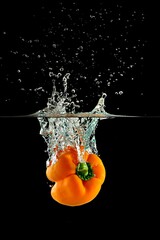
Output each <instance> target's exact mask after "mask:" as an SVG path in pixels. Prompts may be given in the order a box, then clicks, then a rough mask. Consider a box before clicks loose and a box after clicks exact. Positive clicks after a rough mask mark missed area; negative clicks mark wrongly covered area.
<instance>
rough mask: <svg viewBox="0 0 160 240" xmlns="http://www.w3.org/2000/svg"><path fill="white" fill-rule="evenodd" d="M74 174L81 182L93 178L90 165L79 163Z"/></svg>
mask: <svg viewBox="0 0 160 240" xmlns="http://www.w3.org/2000/svg"><path fill="white" fill-rule="evenodd" d="M76 173H77V175H78V177H80V178H81V179H82V180H89V179H90V178H92V177H93V176H94V174H93V170H92V167H91V165H90V163H87V162H80V163H79V164H78V165H77V168H76Z"/></svg>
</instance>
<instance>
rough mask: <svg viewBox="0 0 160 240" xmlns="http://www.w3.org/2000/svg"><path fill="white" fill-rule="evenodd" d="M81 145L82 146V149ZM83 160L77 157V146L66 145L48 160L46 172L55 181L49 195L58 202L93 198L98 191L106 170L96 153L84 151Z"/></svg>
mask: <svg viewBox="0 0 160 240" xmlns="http://www.w3.org/2000/svg"><path fill="white" fill-rule="evenodd" d="M83 149H84V148H81V152H82V150H83ZM83 153H84V154H83V160H84V161H83V162H80V161H79V160H78V153H77V150H76V149H75V148H73V147H67V148H66V149H65V151H60V152H59V153H58V154H57V160H58V161H57V162H56V163H54V164H52V163H51V162H50V164H49V166H48V167H47V169H46V176H47V178H48V179H49V180H50V181H51V182H54V183H55V184H54V185H53V186H52V188H51V196H52V198H53V199H54V200H55V201H57V202H59V203H60V204H63V205H67V206H79V205H83V204H85V203H88V202H90V201H92V200H93V199H94V198H95V197H96V196H97V195H98V193H99V191H100V189H101V186H102V184H103V182H104V180H105V177H106V170H105V167H104V165H103V163H102V161H101V159H100V158H99V157H98V156H97V155H96V154H90V153H88V152H86V151H83Z"/></svg>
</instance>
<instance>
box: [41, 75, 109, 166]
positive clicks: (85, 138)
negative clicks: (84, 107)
mask: <svg viewBox="0 0 160 240" xmlns="http://www.w3.org/2000/svg"><path fill="white" fill-rule="evenodd" d="M69 76H70V74H69V73H67V74H65V75H64V77H63V78H62V80H63V82H62V84H63V92H62V91H61V92H59V91H57V89H56V84H55V83H56V81H55V80H54V81H53V91H52V95H51V97H50V98H48V102H47V107H46V108H44V109H43V110H40V111H39V117H38V121H39V123H40V135H42V137H43V138H44V140H45V142H46V144H47V153H48V160H47V164H48V163H49V162H50V161H52V163H53V164H54V163H55V162H56V161H57V158H56V155H57V152H59V151H61V150H62V151H63V150H64V149H66V148H67V147H69V146H71V147H74V148H76V149H77V152H78V155H79V161H80V162H83V151H80V147H81V146H82V147H84V151H88V152H89V153H95V154H98V150H97V145H96V137H95V130H96V128H97V126H98V121H99V118H87V117H84V118H83V117H82V118H78V117H75V118H46V117H45V116H44V115H45V114H66V113H68V112H70V113H73V114H74V113H76V112H77V111H76V109H77V108H80V105H77V104H76V103H75V102H74V101H73V97H74V94H72V95H71V96H69V93H68V92H67V80H68V79H69ZM105 98H106V94H105V93H102V96H101V97H100V99H99V100H98V103H97V105H96V106H95V107H94V109H92V110H91V111H90V113H94V114H98V113H105V109H104V107H105Z"/></svg>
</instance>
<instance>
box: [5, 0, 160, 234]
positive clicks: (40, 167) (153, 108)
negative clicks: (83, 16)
mask: <svg viewBox="0 0 160 240" xmlns="http://www.w3.org/2000/svg"><path fill="white" fill-rule="evenodd" d="M110 2H111V1H110ZM126 2H127V1H126ZM40 4H42V5H43V4H44V3H43V2H42V3H40V2H39V5H38V4H33V1H32V2H28V1H24V2H21V3H17V4H15V3H7V2H5V4H3V6H2V3H1V6H0V10H1V24H2V26H1V29H2V31H3V29H7V30H8V31H9V32H10V33H12V34H13V35H14V32H15V33H17V32H18V31H19V30H18V29H21V26H24V27H25V28H26V33H27V31H29V29H28V28H27V26H28V24H31V23H30V22H29V21H30V19H31V18H30V17H31V16H32V14H33V12H34V10H35V9H36V8H37V7H38V6H40ZM50 4H51V3H50ZM88 4H89V2H88ZM92 4H93V3H92ZM105 4H107V3H105ZM108 4H109V3H108ZM123 4H124V5H125V7H126V8H129V9H130V8H132V7H133V8H135V7H136V8H137V9H138V8H142V9H144V11H145V13H146V15H147V18H148V20H147V23H146V32H147V33H148V40H149V42H150V45H149V48H148V52H146V53H145V54H146V62H145V68H144V74H143V76H142V78H143V80H144V79H145V85H144V86H143V90H144V92H145V97H144V98H143V104H142V103H139V102H138V100H139V99H138V98H137V102H136V99H134V101H133V102H132V101H131V99H130V98H129V100H128V101H129V102H132V106H133V107H134V105H135V106H136V107H138V106H139V104H140V106H141V107H142V106H144V108H143V109H141V108H140V107H139V108H138V113H140V114H141V110H142V114H143V113H144V109H145V111H146V113H147V115H150V116H151V115H160V110H159V100H160V95H159V88H158V82H159V73H158V72H159V71H158V70H159V67H158V60H157V56H159V54H158V52H159V46H158V22H157V11H156V9H157V7H156V5H155V4H154V5H151V6H150V5H149V4H148V5H147V4H146V3H145V4H144V5H143V4H141V3H136V2H133V3H125V2H123ZM53 5H54V2H53ZM84 6H85V4H84ZM6 44H7V43H6ZM0 49H1V51H2V50H3V46H2V45H1V47H0ZM123 103H124V104H125V106H126V105H127V99H126V98H125V99H124V102H123ZM2 107H3V105H2V106H1V108H2ZM4 107H5V106H4ZM12 107H13V108H14V104H13V106H12ZM15 108H16V106H15ZM33 110H34V109H33ZM110 110H112V108H111V109H110ZM124 110H125V108H124ZM134 110H135V109H134ZM2 111H4V110H2ZM26 111H27V112H28V108H27V109H26ZM4 112H5V111H4ZM135 112H136V111H135ZM129 113H132V111H131V110H130V112H129ZM0 123H1V135H0V138H1V139H0V143H1V148H0V149H1V158H0V159H1V182H0V183H1V188H0V189H1V198H0V199H1V207H0V211H1V219H2V225H1V228H2V229H3V226H6V227H9V228H11V229H12V236H13V234H15V236H16V235H17V234H18V235H19V234H20V232H19V230H20V229H21V230H22V232H23V233H25V234H27V233H29V234H31V230H36V231H35V232H36V233H37V234H38V233H41V232H42V231H43V230H44V231H45V232H46V234H47V233H50V232H51V233H53V232H55V231H56V229H57V227H59V228H60V230H59V231H58V234H59V236H61V234H62V233H63V229H64V228H65V227H66V228H65V229H66V230H65V233H66V236H67V237H69V236H70V231H72V230H71V229H72V228H73V226H74V227H76V229H77V231H78V229H79V228H80V229H81V230H84V231H85V229H86V228H89V229H90V230H89V231H90V232H93V233H94V232H95V233H96V232H98V233H99V234H100V233H102V232H104V237H105V236H106V238H107V236H108V234H109V232H110V231H111V229H113V231H111V233H112V234H113V236H114V234H115V233H117V232H118V233H119V234H120V235H122V236H125V235H127V234H129V235H128V236H133V235H134V234H135V236H136V234H142V235H144V234H146V233H147V235H148V234H153V233H156V232H157V230H158V226H157V220H156V217H158V215H159V197H158V193H159V167H158V166H159V158H160V154H159V136H160V126H159V118H138V119H135V118H120V119H118V118H117V119H108V120H101V121H100V122H99V125H98V128H97V131H96V138H97V148H98V151H99V154H100V157H101V159H102V160H103V162H104V165H105V167H106V171H107V176H106V180H105V183H104V184H103V186H102V189H101V192H100V194H99V195H98V196H97V198H96V199H94V200H93V201H92V202H91V203H89V204H86V205H84V206H80V207H67V206H62V205H59V204H58V203H56V202H54V201H53V200H52V199H51V197H50V188H49V185H48V183H47V180H46V177H45V166H46V158H47V155H46V153H45V152H44V150H45V148H46V145H45V143H44V141H43V139H42V137H41V136H40V135H39V124H38V121H37V119H8V118H7V119H0ZM13 224H15V227H12V226H13ZM138 232H139V233H138ZM8 233H9V231H7V232H6V231H5V234H8ZM82 235H83V234H82ZM20 236H21V235H20ZM53 236H54V233H53Z"/></svg>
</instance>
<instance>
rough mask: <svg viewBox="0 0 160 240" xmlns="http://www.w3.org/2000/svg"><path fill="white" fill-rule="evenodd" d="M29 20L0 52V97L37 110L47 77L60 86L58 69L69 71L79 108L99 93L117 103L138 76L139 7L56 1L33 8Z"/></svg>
mask: <svg viewBox="0 0 160 240" xmlns="http://www.w3.org/2000/svg"><path fill="white" fill-rule="evenodd" d="M30 20H31V23H32V24H30V28H31V29H30V31H28V32H27V30H26V31H25V29H23V31H19V32H18V33H17V34H15V37H14V44H11V43H10V42H9V46H7V48H6V50H4V53H3V54H2V55H0V71H1V85H2V87H1V91H2V92H3V94H1V99H0V101H1V102H5V103H6V104H7V103H10V102H15V103H17V102H19V101H21V103H23V104H24V105H25V104H29V105H32V106H34V109H37V110H39V109H40V108H42V107H44V106H45V104H46V101H47V99H48V96H49V95H50V94H51V92H52V79H53V78H55V79H56V84H57V88H58V87H59V88H60V86H61V79H62V74H63V75H64V74H66V73H69V74H70V75H71V77H70V82H69V83H68V88H69V90H70V91H75V94H76V99H77V101H81V110H82V111H83V110H85V107H86V108H87V107H88V110H89V108H90V105H91V106H94V105H95V101H97V97H100V96H101V94H102V92H106V93H107V96H108V97H110V98H115V99H117V105H118V101H119V98H120V97H122V95H123V96H125V94H126V92H127V90H128V86H131V85H133V86H134V82H136V83H135V84H138V83H137V80H139V79H140V78H141V76H142V75H143V64H144V50H145V47H146V44H147V43H146V39H145V35H143V34H142V31H141V30H142V29H143V27H144V24H145V13H144V12H143V11H142V10H141V9H140V10H139V11H138V10H137V9H136V10H134V9H131V10H128V9H126V8H125V6H123V5H117V4H115V5H113V6H112V7H105V6H103V5H102V4H99V5H98V6H96V8H94V7H86V8H85V7H84V6H83V7H82V5H80V4H78V3H74V2H73V3H71V4H68V5H67V3H66V4H65V3H62V2H61V1H60V2H58V3H57V4H55V6H53V5H52V7H50V6H49V5H48V6H47V4H46V5H43V6H40V7H39V8H38V7H37V11H35V14H33V16H32V19H30ZM135 33H136V34H135ZM0 34H1V38H2V41H3V42H5V41H8V39H10V37H11V36H10V32H7V30H6V31H3V32H1V33H0ZM12 37H13V36H12ZM10 41H11V42H12V40H10ZM11 91H12V92H16V95H14V96H12V94H10V93H9V92H11ZM59 91H60V90H59ZM140 94H141V95H142V94H143V93H142V92H141V91H140ZM13 98H14V99H13ZM117 109H118V108H117Z"/></svg>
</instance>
